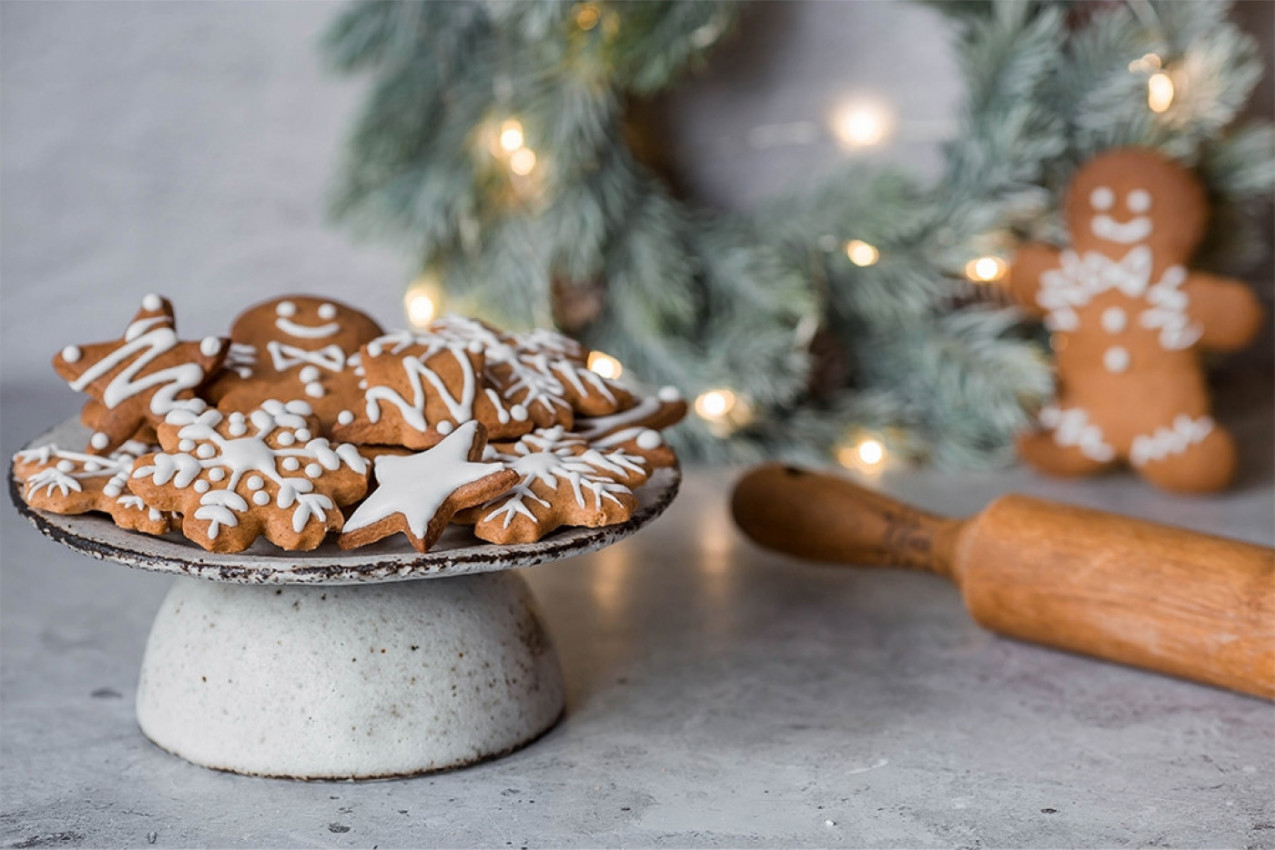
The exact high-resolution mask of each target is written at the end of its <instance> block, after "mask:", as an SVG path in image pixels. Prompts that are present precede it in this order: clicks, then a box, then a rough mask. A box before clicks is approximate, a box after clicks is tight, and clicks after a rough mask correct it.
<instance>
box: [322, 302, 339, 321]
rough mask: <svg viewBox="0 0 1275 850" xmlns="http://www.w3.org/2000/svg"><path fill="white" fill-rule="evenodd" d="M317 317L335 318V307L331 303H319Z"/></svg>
mask: <svg viewBox="0 0 1275 850" xmlns="http://www.w3.org/2000/svg"><path fill="white" fill-rule="evenodd" d="M319 318H320V319H335V318H336V307H335V306H333V305H332V304H320V305H319Z"/></svg>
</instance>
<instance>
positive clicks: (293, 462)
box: [283, 457, 301, 472]
mask: <svg viewBox="0 0 1275 850" xmlns="http://www.w3.org/2000/svg"><path fill="white" fill-rule="evenodd" d="M283 468H284V469H286V470H288V472H296V471H297V470H298V469H300V468H301V461H299V460H297V459H296V458H295V457H285V458H284V459H283Z"/></svg>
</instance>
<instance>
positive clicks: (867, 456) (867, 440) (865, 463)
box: [835, 437, 886, 473]
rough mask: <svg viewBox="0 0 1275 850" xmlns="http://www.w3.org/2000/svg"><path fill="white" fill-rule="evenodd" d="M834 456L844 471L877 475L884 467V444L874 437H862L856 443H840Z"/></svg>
mask: <svg viewBox="0 0 1275 850" xmlns="http://www.w3.org/2000/svg"><path fill="white" fill-rule="evenodd" d="M835 456H836V459H837V463H839V464H841V465H842V466H844V467H845V468H846V469H853V470H858V471H859V472H868V473H877V472H880V471H881V470H882V468H884V466H885V461H886V450H885V443H883V442H881V441H880V440H878V439H877V438H876V437H864V438H863V439H861V440H858V441H857V442H848V443H842V444H841V445H840V446H838V447H837V450H836V453H835Z"/></svg>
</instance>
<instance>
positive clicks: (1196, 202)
mask: <svg viewBox="0 0 1275 850" xmlns="http://www.w3.org/2000/svg"><path fill="white" fill-rule="evenodd" d="M1207 209H1208V208H1207V205H1206V198H1205V193H1204V187H1203V186H1201V185H1200V182H1199V180H1197V179H1196V177H1195V176H1194V175H1193V174H1191V173H1190V172H1189V171H1187V170H1186V169H1185V168H1182V167H1181V166H1179V165H1177V164H1176V163H1173V162H1170V161H1169V160H1167V159H1165V158H1164V157H1162V156H1160V155H1158V154H1156V153H1153V152H1152V151H1149V150H1145V149H1137V150H1135V149H1129V148H1125V149H1119V150H1114V151H1111V152H1109V153H1106V154H1103V155H1102V156H1099V157H1097V158H1095V159H1093V160H1091V161H1090V162H1089V163H1088V164H1086V165H1085V166H1084V167H1083V168H1082V169H1080V171H1079V172H1078V173H1077V174H1076V176H1075V178H1074V179H1073V180H1072V184H1071V188H1070V191H1069V193H1068V197H1067V207H1066V212H1067V224H1068V226H1069V227H1070V228H1071V237H1072V241H1073V243H1074V244H1075V246H1076V250H1077V251H1080V252H1085V251H1097V252H1099V253H1101V254H1105V255H1107V256H1109V257H1111V258H1113V259H1119V258H1120V257H1122V256H1124V255H1125V254H1126V253H1127V252H1128V251H1129V249H1130V248H1132V247H1133V246H1135V245H1147V246H1148V247H1150V248H1151V251H1152V253H1153V254H1154V255H1155V257H1156V262H1157V264H1173V263H1180V262H1185V261H1186V260H1187V259H1188V258H1189V257H1190V255H1191V254H1192V253H1194V251H1195V249H1196V247H1197V246H1198V245H1199V242H1200V240H1201V239H1202V238H1203V236H1204V226H1205V217H1206V215H1207Z"/></svg>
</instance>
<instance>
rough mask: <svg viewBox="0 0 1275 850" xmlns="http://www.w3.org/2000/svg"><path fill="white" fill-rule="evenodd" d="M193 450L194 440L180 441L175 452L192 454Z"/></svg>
mask: <svg viewBox="0 0 1275 850" xmlns="http://www.w3.org/2000/svg"><path fill="white" fill-rule="evenodd" d="M194 450H195V441H194V440H182V441H181V442H180V443H178V444H177V451H179V452H193V451H194Z"/></svg>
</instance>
